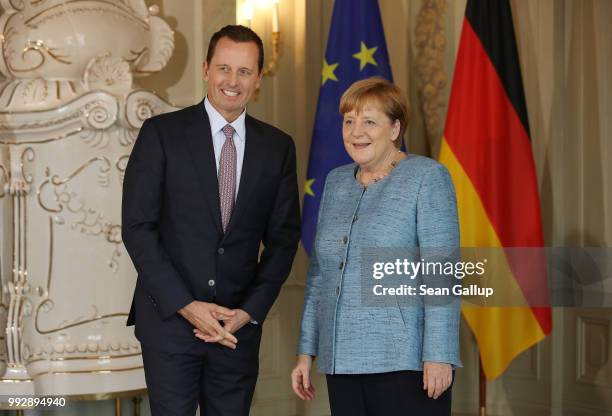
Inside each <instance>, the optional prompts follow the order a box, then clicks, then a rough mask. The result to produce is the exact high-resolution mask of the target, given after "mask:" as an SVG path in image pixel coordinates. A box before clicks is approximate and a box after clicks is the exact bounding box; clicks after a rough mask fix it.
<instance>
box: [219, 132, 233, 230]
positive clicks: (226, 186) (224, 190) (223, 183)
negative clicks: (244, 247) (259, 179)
mask: <svg viewBox="0 0 612 416" xmlns="http://www.w3.org/2000/svg"><path fill="white" fill-rule="evenodd" d="M223 133H224V134H225V143H223V147H222V148H221V159H220V160H219V200H220V202H221V223H222V224H223V231H224V232H225V230H226V229H227V224H229V221H230V218H231V216H232V210H233V209H234V198H235V195H236V146H234V128H233V127H232V126H231V125H229V124H227V125H225V127H223Z"/></svg>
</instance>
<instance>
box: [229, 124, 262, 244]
mask: <svg viewBox="0 0 612 416" xmlns="http://www.w3.org/2000/svg"><path fill="white" fill-rule="evenodd" d="M245 130H246V140H245V142H244V146H245V147H244V160H243V162H242V173H241V174H240V185H239V187H238V196H237V197H236V205H234V210H233V211H232V217H231V218H230V222H229V224H228V226H227V230H226V233H225V235H228V234H229V233H230V232H231V231H232V229H233V228H234V226H235V224H236V222H237V221H238V220H239V219H240V217H241V215H242V212H243V211H244V209H245V207H246V206H247V205H248V203H249V202H248V200H249V195H251V192H252V191H253V188H254V185H255V183H256V182H257V180H256V179H257V177H258V176H259V172H260V171H261V169H262V167H263V165H264V163H265V137H263V132H262V131H261V130H260V129H259V128H257V125H256V124H255V123H254V122H253V119H252V118H251V117H250V116H249V115H248V114H247V115H246V119H245Z"/></svg>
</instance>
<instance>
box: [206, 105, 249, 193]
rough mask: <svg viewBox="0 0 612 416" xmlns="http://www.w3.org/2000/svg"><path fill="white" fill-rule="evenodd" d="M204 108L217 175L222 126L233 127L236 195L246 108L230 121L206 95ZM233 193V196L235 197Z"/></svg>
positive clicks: (244, 133) (222, 136)
mask: <svg viewBox="0 0 612 416" xmlns="http://www.w3.org/2000/svg"><path fill="white" fill-rule="evenodd" d="M204 108H205V109H206V113H207V114H208V120H210V133H211V134H212V139H213V147H214V149H215V163H216V165H217V175H219V160H220V159H221V148H222V147H223V143H225V133H223V127H225V126H226V125H227V124H230V125H231V126H232V127H233V128H234V146H235V147H236V195H238V186H239V185H240V174H241V173H242V162H243V161H244V143H245V140H246V127H245V126H244V119H245V117H246V109H245V110H244V111H242V114H240V116H238V118H237V119H236V120H234V121H232V122H231V123H228V121H227V120H226V119H225V118H224V117H223V116H222V115H221V114H219V112H218V111H217V110H216V109H215V107H213V106H212V104H211V103H210V101H208V97H206V98H205V99H204ZM236 195H234V198H236Z"/></svg>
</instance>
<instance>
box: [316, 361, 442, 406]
mask: <svg viewBox="0 0 612 416" xmlns="http://www.w3.org/2000/svg"><path fill="white" fill-rule="evenodd" d="M453 379H454V374H453ZM451 388H452V384H451V386H450V387H449V388H448V389H447V390H446V391H445V392H444V393H442V395H441V396H440V397H438V398H437V399H435V400H434V399H430V398H429V397H428V396H427V391H426V390H423V372H422V371H397V372H392V373H379V374H335V375H329V374H328V375H327V391H328V393H329V404H330V407H331V414H332V416H412V415H415V416H421V415H423V416H450V414H451Z"/></svg>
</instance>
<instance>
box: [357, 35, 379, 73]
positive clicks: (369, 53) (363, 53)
mask: <svg viewBox="0 0 612 416" xmlns="http://www.w3.org/2000/svg"><path fill="white" fill-rule="evenodd" d="M377 49H378V46H374V47H373V48H368V47H367V46H366V44H365V43H363V42H361V50H360V51H359V52H357V53H354V54H353V58H355V59H359V70H360V71H361V70H363V68H364V67H365V66H366V65H367V64H372V65H375V66H376V65H378V64H377V63H376V60H375V59H374V52H376V50H377Z"/></svg>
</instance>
